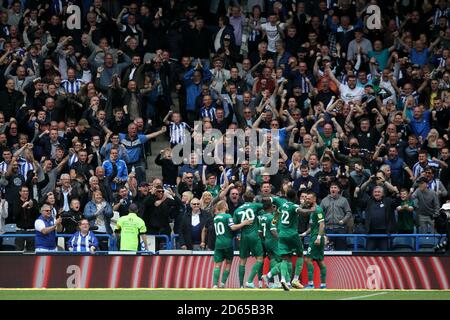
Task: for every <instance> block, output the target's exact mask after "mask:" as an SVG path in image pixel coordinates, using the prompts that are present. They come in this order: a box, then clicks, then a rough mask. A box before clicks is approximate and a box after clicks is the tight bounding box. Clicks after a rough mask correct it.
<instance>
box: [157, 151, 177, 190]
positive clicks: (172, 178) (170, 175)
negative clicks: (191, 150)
mask: <svg viewBox="0 0 450 320" xmlns="http://www.w3.org/2000/svg"><path fill="white" fill-rule="evenodd" d="M155 163H156V164H157V165H158V166H161V169H162V177H163V183H164V184H168V185H171V186H174V185H176V184H177V176H178V165H176V164H174V163H173V161H172V160H169V159H162V158H161V154H158V155H157V156H156V159H155Z"/></svg>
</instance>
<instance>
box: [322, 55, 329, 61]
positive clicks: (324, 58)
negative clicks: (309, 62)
mask: <svg viewBox="0 0 450 320" xmlns="http://www.w3.org/2000/svg"><path fill="white" fill-rule="evenodd" d="M322 60H328V61H331V58H330V56H323V57H322Z"/></svg>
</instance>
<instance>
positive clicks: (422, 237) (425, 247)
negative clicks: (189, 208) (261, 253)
mask: <svg viewBox="0 0 450 320" xmlns="http://www.w3.org/2000/svg"><path fill="white" fill-rule="evenodd" d="M327 237H328V238H329V239H330V240H332V239H336V238H347V250H351V251H353V252H358V251H367V250H366V242H367V239H368V238H388V239H389V242H390V247H391V248H392V250H395V251H404V252H411V251H415V252H422V251H429V252H430V251H434V247H435V246H436V245H437V244H438V243H439V242H440V241H441V239H443V238H444V237H446V235H443V234H355V233H352V234H327ZM178 238H179V235H178V234H172V235H171V238H170V239H171V243H172V245H173V248H174V249H179V246H177V239H178ZM405 239H407V240H406V241H404V240H405ZM304 240H306V241H304V242H305V244H307V243H309V236H306V237H305V239H304ZM237 248H238V242H237V238H236V237H235V238H234V239H233V249H234V250H237Z"/></svg>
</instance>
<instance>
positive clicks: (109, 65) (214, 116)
mask: <svg viewBox="0 0 450 320" xmlns="http://www.w3.org/2000/svg"><path fill="white" fill-rule="evenodd" d="M71 4H73V5H78V6H79V7H80V8H81V11H80V12H81V17H80V18H81V29H76V28H75V29H71V28H72V27H71V24H70V23H69V22H68V19H71V17H70V15H71V13H67V12H66V7H67V6H68V5H71ZM2 5H3V8H2V10H1V13H0V50H1V51H0V88H1V91H0V175H1V176H0V194H1V202H0V227H1V228H3V229H2V230H3V231H5V230H6V229H5V228H6V226H8V225H9V226H10V225H15V226H16V229H15V230H16V232H17V233H30V234H34V233H35V221H36V220H37V219H38V218H39V219H40V220H42V219H44V218H42V217H43V216H40V215H41V211H42V208H43V206H44V205H45V208H47V207H48V208H50V210H51V215H52V216H53V217H54V219H55V222H56V221H58V230H59V228H60V225H61V230H62V231H61V232H63V233H70V234H73V233H75V232H76V231H77V230H78V229H77V226H78V224H79V222H80V221H82V220H83V219H87V221H88V222H89V224H90V226H91V229H92V230H93V231H94V232H95V233H96V234H101V233H104V234H113V231H114V228H115V224H116V222H117V220H118V218H119V217H122V216H124V215H127V214H128V212H129V208H130V205H132V204H136V206H137V208H138V215H139V216H140V217H142V219H143V221H144V222H145V230H146V232H147V233H150V234H166V235H169V236H170V235H171V234H172V233H176V234H179V239H178V246H179V247H180V248H183V249H192V248H196V249H200V248H201V249H203V248H210V249H213V248H214V238H215V237H214V228H213V223H212V214H213V213H212V208H213V205H214V203H216V202H218V201H219V200H221V199H222V200H223V199H225V200H226V201H227V202H228V207H229V209H230V213H231V214H233V211H234V209H235V208H237V207H238V206H239V205H241V204H242V203H243V200H242V195H243V193H244V192H245V191H246V190H251V191H253V192H254V193H255V195H257V199H258V198H260V197H261V196H267V195H278V196H283V195H285V194H286V191H287V190H288V189H289V188H294V189H295V190H297V191H298V194H299V196H300V197H299V198H300V199H301V198H302V195H305V194H306V192H308V191H311V190H312V191H314V192H315V193H316V194H317V195H318V199H319V200H320V202H319V203H320V205H321V206H322V208H323V209H324V212H325V214H326V219H325V222H326V231H327V233H330V234H331V233H334V234H339V233H341V234H344V233H397V232H399V233H403V234H405V233H415V232H416V233H434V232H435V230H434V222H433V217H434V216H436V215H437V214H438V212H439V208H440V207H441V205H442V204H443V203H445V202H446V201H447V199H450V195H449V194H448V190H449V187H450V168H449V165H450V152H449V146H450V145H449V136H450V133H449V131H450V123H449V120H450V108H449V106H450V90H449V89H450V51H449V50H450V47H449V44H450V27H449V26H450V24H449V19H450V10H449V6H448V1H445V0H436V1H434V0H423V1H385V0H378V1H377V0H370V1H367V0H356V1H350V0H314V1H312V0H303V1H302V0H297V1H291V0H280V1H272V0H241V1H237V0H213V1H195V0H170V1H162V0H148V1H145V0H143V1H133V0H129V1H127V0H123V1H120V0H109V1H102V0H83V1H81V0H73V1H66V0H43V1H36V0H21V1H19V0H13V1H6V0H5V1H2ZM369 5H378V6H379V8H380V9H381V10H380V17H379V18H380V22H381V28H380V29H373V27H372V26H371V25H369V22H368V20H371V19H373V18H374V17H373V16H372V13H368V12H367V7H368V6H369ZM376 14H377V13H375V15H376ZM375 18H377V17H375ZM196 121H201V123H202V126H201V130H202V134H201V135H200V136H197V135H196V134H195V133H194V131H195V130H194V129H195V128H197V127H196V124H194V122H196ZM211 129H217V130H219V131H220V132H221V133H222V135H214V134H208V133H210V131H211ZM236 129H243V130H245V132H246V134H247V133H248V134H250V132H251V131H252V130H260V131H262V132H264V133H265V136H266V138H265V139H266V142H269V140H270V136H271V134H270V130H273V131H272V134H273V133H278V134H279V137H280V140H279V143H278V144H277V145H276V146H275V149H276V150H272V149H270V150H268V152H269V154H268V156H269V157H270V156H271V155H272V153H273V152H274V151H277V154H279V155H280V156H279V157H278V158H273V159H272V161H277V165H278V166H279V169H278V172H277V174H269V173H268V172H267V170H266V168H265V167H266V166H268V164H266V163H261V162H259V161H256V162H251V161H248V159H236V157H233V156H232V157H231V159H230V158H229V157H228V158H226V159H220V160H222V161H223V163H220V161H218V163H217V164H215V165H206V164H202V161H201V160H202V159H199V158H198V155H196V154H184V155H183V156H184V157H185V158H186V159H187V163H185V164H180V165H178V164H175V163H174V160H173V154H172V149H173V148H174V147H176V146H178V145H180V144H186V143H187V142H188V141H187V140H193V141H194V140H196V139H197V138H199V139H202V141H201V142H202V144H203V146H207V145H211V144H212V145H216V146H217V145H221V144H224V145H228V144H229V142H230V136H229V134H230V133H229V132H230V131H227V130H231V131H233V130H236ZM186 131H187V132H190V133H192V135H189V134H188V135H185V134H184V132H186ZM158 136H164V137H166V139H167V146H168V147H167V148H166V149H164V150H161V151H159V150H152V148H151V142H152V140H154V139H155V138H156V137H158ZM247 147H248V146H236V148H244V149H246V150H247ZM152 151H153V153H155V152H156V153H158V155H157V157H156V160H155V162H156V164H157V165H158V166H161V168H162V177H157V176H156V175H155V174H154V172H151V170H148V161H147V157H148V156H149V155H151V154H152ZM247 151H248V150H247ZM232 154H233V153H232ZM46 210H47V209H46ZM59 217H61V221H59V220H56V219H59ZM39 219H38V220H39ZM83 221H84V222H83V225H84V227H83V235H84V236H86V235H89V232H88V230H87V229H86V221H85V220H83ZM46 225H47V224H46ZM43 227H44V224H43V223H41V228H43ZM55 228H56V227H55ZM307 228H308V221H301V223H300V225H299V233H303V232H304V231H305V230H306V229H307ZM0 239H1V238H0ZM32 240H33V239H26V238H17V239H16V243H15V245H16V249H17V250H24V249H27V250H33V248H34V244H33V241H32ZM0 241H1V240H0ZM98 242H99V244H98V245H99V247H100V249H102V248H103V249H105V248H107V243H104V241H102V239H101V238H99V239H98ZM159 242H160V240H158V243H157V246H158V247H159V245H160V243H159ZM345 245H346V244H345V239H341V240H340V239H336V241H334V247H335V248H336V249H345ZM368 246H369V247H370V248H373V249H375V248H378V249H386V248H387V244H386V243H384V242H383V241H378V240H377V241H372V242H371V243H370V244H368ZM68 247H69V244H68ZM89 247H90V245H87V248H88V250H89Z"/></svg>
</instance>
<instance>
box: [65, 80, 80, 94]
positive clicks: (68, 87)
mask: <svg viewBox="0 0 450 320" xmlns="http://www.w3.org/2000/svg"><path fill="white" fill-rule="evenodd" d="M83 83H84V81H83V80H80V79H76V80H74V81H73V82H70V81H69V80H63V81H61V87H62V88H63V89H64V91H65V92H66V93H69V94H78V92H80V89H81V86H82V85H83Z"/></svg>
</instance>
